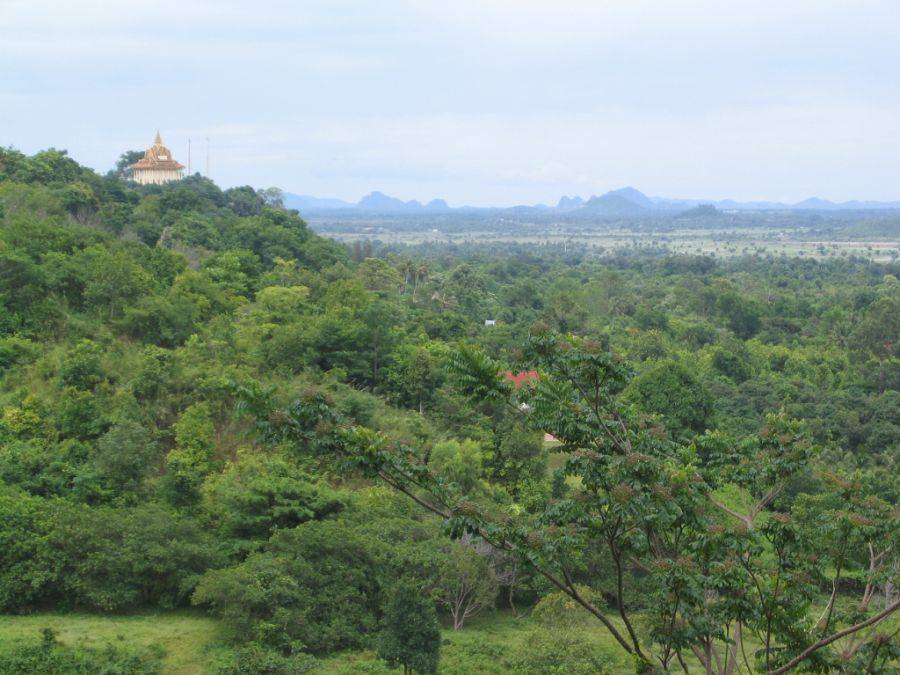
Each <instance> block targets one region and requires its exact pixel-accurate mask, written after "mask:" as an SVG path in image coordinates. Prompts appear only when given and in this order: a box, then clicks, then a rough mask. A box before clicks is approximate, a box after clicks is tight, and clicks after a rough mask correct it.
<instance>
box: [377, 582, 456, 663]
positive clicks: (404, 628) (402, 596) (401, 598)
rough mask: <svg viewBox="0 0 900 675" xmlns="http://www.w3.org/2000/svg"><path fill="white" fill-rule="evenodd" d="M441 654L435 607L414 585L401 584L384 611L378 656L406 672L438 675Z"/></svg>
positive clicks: (392, 593) (392, 592) (393, 591)
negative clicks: (434, 674) (436, 674)
mask: <svg viewBox="0 0 900 675" xmlns="http://www.w3.org/2000/svg"><path fill="white" fill-rule="evenodd" d="M440 652H441V630H440V627H439V626H438V620H437V614H436V613H435V611H434V604H433V603H432V602H431V601H430V600H429V599H428V598H427V597H425V595H424V594H423V593H422V591H421V590H420V589H419V588H417V587H416V586H414V585H412V584H398V585H397V586H396V587H395V588H394V589H393V590H392V591H391V597H390V600H388V602H387V606H386V607H385V611H384V627H383V629H382V631H381V634H380V635H379V637H378V657H379V658H381V659H384V660H385V661H387V662H388V663H389V664H391V665H402V666H403V672H404V673H409V672H417V673H435V672H437V666H438V661H439V660H440Z"/></svg>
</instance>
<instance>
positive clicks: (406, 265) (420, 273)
mask: <svg viewBox="0 0 900 675" xmlns="http://www.w3.org/2000/svg"><path fill="white" fill-rule="evenodd" d="M400 273H401V274H402V275H403V286H402V287H401V290H400V293H401V295H405V294H406V292H407V290H408V289H409V284H410V282H412V284H413V288H412V299H413V302H415V301H416V296H417V294H418V292H419V286H420V285H422V284H424V283H425V281H426V280H427V279H428V266H427V265H426V264H425V263H419V264H418V265H417V264H416V263H415V262H413V261H412V260H410V259H409V258H404V259H403V261H402V262H401V263H400Z"/></svg>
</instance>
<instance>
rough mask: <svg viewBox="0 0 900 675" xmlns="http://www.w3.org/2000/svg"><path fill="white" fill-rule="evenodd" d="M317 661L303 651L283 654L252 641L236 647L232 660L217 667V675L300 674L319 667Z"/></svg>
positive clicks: (310, 671) (313, 670)
mask: <svg viewBox="0 0 900 675" xmlns="http://www.w3.org/2000/svg"><path fill="white" fill-rule="evenodd" d="M319 665H320V664H319V661H318V660H317V659H316V658H315V657H314V656H310V655H309V654H304V653H303V652H300V653H297V654H288V655H284V654H281V653H279V652H277V651H273V650H271V649H267V648H266V647H264V646H262V645H259V644H256V643H252V644H249V645H246V646H244V647H241V648H240V649H237V650H236V651H235V653H234V658H233V659H232V661H231V662H230V663H228V664H226V665H224V666H220V667H219V668H218V673H219V675H263V674H266V675H301V674H302V673H312V672H315V671H317V670H318V669H319Z"/></svg>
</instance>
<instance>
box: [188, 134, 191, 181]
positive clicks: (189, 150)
mask: <svg viewBox="0 0 900 675" xmlns="http://www.w3.org/2000/svg"><path fill="white" fill-rule="evenodd" d="M190 175H191V139H190V138H189V139H188V176H190Z"/></svg>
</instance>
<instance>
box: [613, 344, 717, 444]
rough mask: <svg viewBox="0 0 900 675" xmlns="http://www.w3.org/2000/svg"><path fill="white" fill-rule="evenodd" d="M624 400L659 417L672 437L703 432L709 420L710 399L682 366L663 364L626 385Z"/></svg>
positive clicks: (670, 362) (710, 413)
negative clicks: (630, 399) (627, 399)
mask: <svg viewBox="0 0 900 675" xmlns="http://www.w3.org/2000/svg"><path fill="white" fill-rule="evenodd" d="M626 397H628V398H632V399H634V400H635V401H636V402H637V403H638V405H640V406H641V408H642V409H643V410H646V411H647V412H650V413H655V414H657V415H659V416H660V417H661V418H662V420H663V423H664V424H665V425H666V427H667V428H668V429H669V431H670V432H672V433H673V434H686V433H691V432H694V433H696V432H702V431H704V430H705V429H707V428H708V426H709V424H710V421H711V417H712V396H711V395H710V393H709V391H708V390H707V389H706V387H704V386H703V383H702V382H700V381H699V380H698V379H697V378H696V377H695V376H694V375H692V374H691V372H690V371H689V370H688V369H687V368H686V367H685V366H683V365H682V364H680V363H677V362H675V361H662V362H661V363H659V364H657V365H655V366H653V367H652V368H650V369H649V370H646V371H644V372H642V373H641V374H640V375H638V376H637V377H636V378H635V379H634V380H632V381H631V384H630V385H629V390H628V392H627V393H626Z"/></svg>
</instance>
